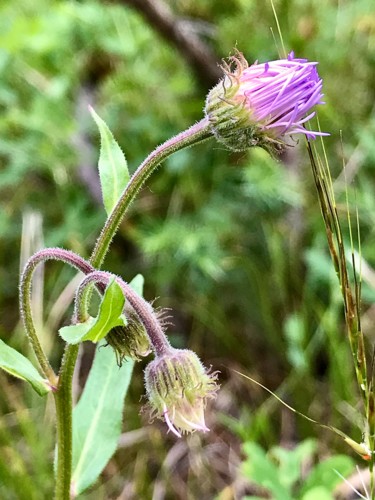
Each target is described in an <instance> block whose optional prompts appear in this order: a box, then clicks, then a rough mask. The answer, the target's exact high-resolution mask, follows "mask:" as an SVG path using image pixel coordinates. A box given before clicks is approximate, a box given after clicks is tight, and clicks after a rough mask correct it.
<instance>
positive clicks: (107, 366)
mask: <svg viewBox="0 0 375 500" xmlns="http://www.w3.org/2000/svg"><path fill="white" fill-rule="evenodd" d="M103 343H104V341H103V342H102V343H100V344H99V345H98V347H97V349H96V354H95V359H94V363H93V366H92V368H91V371H90V375H89V378H88V380H87V382H86V385H85V389H84V392H83V394H82V396H81V399H80V400H79V402H78V404H77V406H76V407H75V408H74V411H73V476H72V489H73V491H74V492H75V493H76V494H79V493H81V492H82V491H83V490H85V489H86V488H88V487H89V486H90V485H91V484H92V483H93V482H94V481H95V480H96V479H97V477H98V476H99V474H100V473H101V472H102V470H103V469H104V467H105V466H106V464H107V462H108V460H109V459H110V458H111V456H112V455H113V453H114V452H115V451H116V447H117V442H118V438H119V436H120V434H121V424H122V411H123V405H124V398H125V395H126V392H127V389H128V387H129V383H130V378H131V374H132V370H133V365H134V362H133V361H132V360H129V359H127V360H126V361H125V362H124V363H123V364H122V366H121V368H119V367H118V365H117V359H116V354H115V352H114V350H113V349H112V348H111V347H110V346H107V347H104V345H103Z"/></svg>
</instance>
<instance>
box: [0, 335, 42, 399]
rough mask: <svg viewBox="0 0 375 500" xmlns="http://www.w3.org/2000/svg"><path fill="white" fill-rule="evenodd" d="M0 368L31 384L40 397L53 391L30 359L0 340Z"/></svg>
mask: <svg viewBox="0 0 375 500" xmlns="http://www.w3.org/2000/svg"><path fill="white" fill-rule="evenodd" d="M0 368H2V369H3V370H5V371H6V372H8V373H10V374H11V375H13V376H14V377H17V378H20V379H22V380H25V381H26V382H29V384H30V385H31V386H32V388H33V389H34V390H35V391H36V392H37V393H38V394H39V395H40V396H45V395H46V394H47V393H48V392H50V391H51V390H52V389H51V387H50V386H49V385H48V382H47V380H46V379H44V378H43V377H42V375H40V373H39V372H38V370H37V369H36V368H35V367H34V366H33V365H32V364H31V362H30V361H29V360H28V359H27V358H25V356H23V355H22V354H21V353H19V352H18V351H16V350H15V349H13V348H12V347H9V346H8V345H7V344H6V343H5V342H3V341H2V340H0Z"/></svg>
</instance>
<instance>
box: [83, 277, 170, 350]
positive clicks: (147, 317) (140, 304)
mask: <svg viewBox="0 0 375 500" xmlns="http://www.w3.org/2000/svg"><path fill="white" fill-rule="evenodd" d="M113 277H115V279H116V281H117V283H118V284H119V285H120V287H121V289H122V292H123V294H124V296H125V297H126V300H127V301H128V302H129V304H130V305H131V307H132V308H133V309H134V311H135V312H136V314H137V315H138V317H139V319H140V320H141V322H142V323H143V326H144V327H145V329H146V332H147V335H148V336H149V338H150V342H151V344H152V346H153V348H154V351H155V354H156V355H157V356H162V355H163V354H166V353H167V352H168V351H169V350H170V348H171V347H170V344H169V342H168V339H167V337H166V336H165V334H164V331H163V328H162V327H161V325H160V323H159V321H158V319H157V317H156V315H155V312H154V310H153V309H152V307H151V305H150V304H149V303H148V302H147V301H146V300H144V299H143V298H142V297H140V296H139V295H138V294H137V293H136V292H135V291H134V290H133V289H132V288H131V286H130V285H128V283H126V282H125V281H123V280H122V279H121V278H119V277H118V276H114V275H112V274H111V273H108V272H105V271H94V272H92V273H90V274H88V275H87V276H86V277H85V278H84V279H83V280H82V282H81V283H80V285H79V287H78V289H77V293H76V301H75V312H74V315H75V317H76V318H77V321H79V322H82V321H85V319H86V308H85V296H86V294H87V292H88V290H90V285H92V284H94V283H95V284H97V286H98V288H99V289H100V291H101V292H104V290H105V287H106V286H107V285H108V282H109V281H110V279H111V278H113Z"/></svg>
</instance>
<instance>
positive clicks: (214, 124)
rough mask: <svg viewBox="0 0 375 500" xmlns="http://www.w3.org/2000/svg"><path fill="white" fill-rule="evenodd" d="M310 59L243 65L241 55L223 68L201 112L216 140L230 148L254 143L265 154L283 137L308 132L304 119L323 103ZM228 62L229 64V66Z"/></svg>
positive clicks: (278, 146)
mask: <svg viewBox="0 0 375 500" xmlns="http://www.w3.org/2000/svg"><path fill="white" fill-rule="evenodd" d="M316 65H317V63H316V62H309V61H307V60H306V59H295V58H294V54H293V52H291V53H290V54H289V56H288V58H287V59H280V60H278V61H271V62H267V63H264V64H258V63H257V62H256V63H254V64H253V65H251V66H249V65H248V63H247V61H246V59H245V58H244V57H243V55H242V54H241V53H238V54H237V55H236V56H234V57H232V58H231V60H230V64H229V65H226V66H225V67H224V68H223V69H224V72H225V77H224V78H223V79H222V80H221V81H220V82H219V83H218V84H217V85H216V86H215V87H214V88H213V89H212V90H211V91H210V92H209V94H208V96H207V100H206V106H205V113H206V116H207V118H208V119H209V121H210V124H211V128H212V132H213V134H214V135H215V137H216V138H217V140H218V141H220V142H222V143H223V144H225V145H226V146H227V147H228V148H229V149H231V150H233V151H243V150H245V149H247V148H249V147H252V146H260V147H263V148H264V149H266V150H267V151H268V152H270V153H271V154H275V153H277V152H278V151H280V150H282V149H283V148H284V147H285V145H286V143H285V136H287V135H290V134H299V133H302V134H305V135H306V137H307V138H308V139H315V137H316V136H317V135H328V134H325V133H322V132H311V131H309V130H307V129H306V128H305V127H304V125H303V124H304V123H305V122H307V121H308V120H309V119H311V118H312V117H313V116H314V115H315V112H313V111H311V109H312V108H313V107H314V106H315V105H316V104H323V102H322V97H323V94H322V93H321V91H322V80H321V79H320V78H319V75H318V72H317V70H316ZM233 66H234V67H233Z"/></svg>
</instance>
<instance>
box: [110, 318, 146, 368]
mask: <svg viewBox="0 0 375 500" xmlns="http://www.w3.org/2000/svg"><path fill="white" fill-rule="evenodd" d="M125 315H126V325H125V326H116V327H115V328H112V330H110V331H109V333H108V334H107V335H106V340H107V342H108V344H109V345H110V346H111V347H112V348H113V349H114V351H115V353H116V356H117V361H118V364H119V365H120V366H121V363H122V361H123V359H124V358H125V357H128V358H132V359H134V360H135V361H139V360H140V358H142V357H145V356H148V355H149V354H150V352H151V344H150V339H149V336H148V335H147V332H146V329H145V327H144V325H143V323H142V322H141V321H140V319H139V318H138V316H137V314H136V313H135V312H134V311H133V310H132V309H129V310H128V309H126V312H125Z"/></svg>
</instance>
